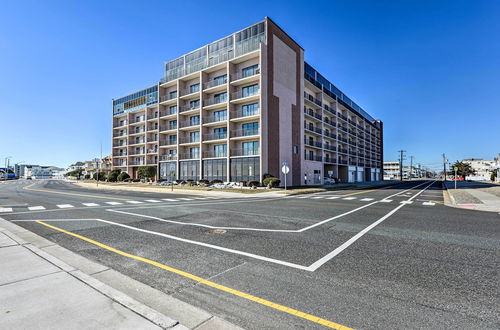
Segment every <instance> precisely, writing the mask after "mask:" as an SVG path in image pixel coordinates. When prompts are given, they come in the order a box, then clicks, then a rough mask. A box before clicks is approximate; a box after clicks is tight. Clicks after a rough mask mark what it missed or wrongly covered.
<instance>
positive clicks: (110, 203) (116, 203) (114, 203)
mask: <svg viewBox="0 0 500 330" xmlns="http://www.w3.org/2000/svg"><path fill="white" fill-rule="evenodd" d="M104 203H106V204H109V205H122V204H123V203H120V202H104Z"/></svg>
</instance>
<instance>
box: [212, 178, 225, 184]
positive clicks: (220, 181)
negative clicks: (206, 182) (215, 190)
mask: <svg viewBox="0 0 500 330" xmlns="http://www.w3.org/2000/svg"><path fill="white" fill-rule="evenodd" d="M218 183H223V182H222V180H219V179H215V180H212V181H210V184H218Z"/></svg>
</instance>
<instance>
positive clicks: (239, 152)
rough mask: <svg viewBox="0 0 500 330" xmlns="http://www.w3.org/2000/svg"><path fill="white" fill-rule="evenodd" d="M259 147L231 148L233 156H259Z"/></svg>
mask: <svg viewBox="0 0 500 330" xmlns="http://www.w3.org/2000/svg"><path fill="white" fill-rule="evenodd" d="M259 154H260V151H259V149H231V156H258V155H259Z"/></svg>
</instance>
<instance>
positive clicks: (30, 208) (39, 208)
mask: <svg viewBox="0 0 500 330" xmlns="http://www.w3.org/2000/svg"><path fill="white" fill-rule="evenodd" d="M28 210H30V211H38V210H45V207H43V206H29V207H28Z"/></svg>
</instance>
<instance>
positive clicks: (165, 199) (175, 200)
mask: <svg viewBox="0 0 500 330" xmlns="http://www.w3.org/2000/svg"><path fill="white" fill-rule="evenodd" d="M161 200H162V201H167V202H177V199H172V198H162V199H161Z"/></svg>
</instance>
